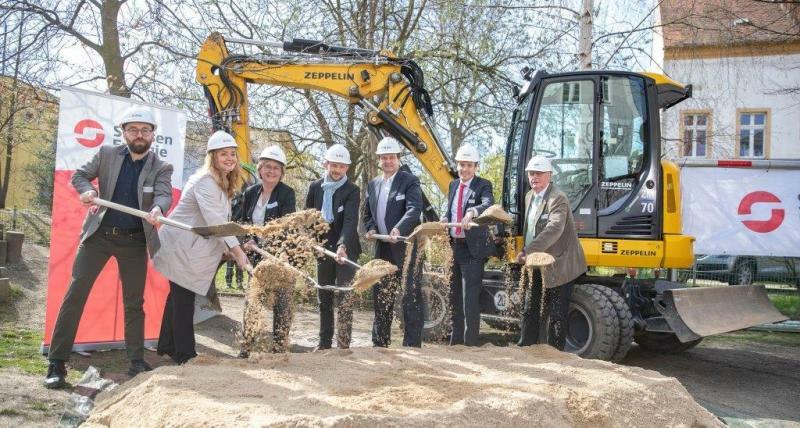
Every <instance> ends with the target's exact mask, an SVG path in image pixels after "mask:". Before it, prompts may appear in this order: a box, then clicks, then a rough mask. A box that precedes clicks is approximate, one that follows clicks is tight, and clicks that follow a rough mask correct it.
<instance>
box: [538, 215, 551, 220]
mask: <svg viewBox="0 0 800 428" xmlns="http://www.w3.org/2000/svg"><path fill="white" fill-rule="evenodd" d="M548 218H550V214H542V215H541V216H539V219H541V220H547V219H548Z"/></svg>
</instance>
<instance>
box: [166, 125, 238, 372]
mask: <svg viewBox="0 0 800 428" xmlns="http://www.w3.org/2000/svg"><path fill="white" fill-rule="evenodd" d="M236 146H237V145H236V140H235V139H234V138H233V136H232V135H230V134H228V133H226V132H224V131H217V132H215V133H214V134H213V135H212V136H211V138H209V139H208V144H207V146H206V159H205V163H204V164H203V166H202V167H200V169H198V170H197V171H196V172H195V173H194V174H193V175H192V176H191V177H189V180H188V181H187V182H186V185H184V187H183V193H182V194H181V199H180V201H179V202H178V205H177V206H176V207H175V209H174V210H173V211H172V213H170V215H169V218H171V219H173V220H177V221H179V222H181V223H185V224H188V225H190V226H209V225H213V224H221V223H225V222H227V221H228V220H229V219H230V214H231V197H232V196H233V193H234V191H235V190H236V186H237V184H238V178H239V174H240V173H241V169H240V166H239V158H238V156H237V155H236ZM158 236H159V238H160V239H161V243H162V245H161V250H159V252H158V253H156V257H155V258H154V259H153V264H154V265H155V268H156V269H157V270H158V271H159V272H161V274H162V275H164V276H165V277H166V278H167V279H168V280H169V288H170V291H169V296H167V301H166V304H165V307H164V316H163V318H162V321H161V334H160V335H159V338H158V354H159V355H169V356H170V358H172V360H173V361H175V362H176V363H178V364H183V363H186V362H187V361H189V360H190V359H192V358H194V357H196V356H197V352H196V351H195V340H194V325H193V318H194V296H195V294H199V295H201V296H205V295H206V294H207V293H208V290H209V288H210V287H211V283H212V281H213V280H214V276H215V275H216V272H217V268H218V266H219V264H220V261H221V260H222V256H223V254H224V253H226V252H228V253H229V254H230V255H231V256H232V257H233V259H234V260H235V261H236V263H237V264H238V265H239V266H240V267H242V268H243V269H250V265H249V263H248V261H247V256H246V255H245V253H244V251H243V250H242V248H241V246H240V245H239V240H238V239H237V238H236V237H235V236H226V237H208V238H206V237H201V236H199V235H197V234H195V233H193V232H190V231H187V230H183V229H178V228H176V227H161V228H160V229H159V231H158Z"/></svg>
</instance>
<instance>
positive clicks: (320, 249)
mask: <svg viewBox="0 0 800 428" xmlns="http://www.w3.org/2000/svg"><path fill="white" fill-rule="evenodd" d="M314 249H315V250H317V252H320V253H322V254H325V255H326V256H328V257H330V258H332V259H334V260H335V259H337V258H338V257H339V255H338V254H336V253H334V252H333V251H331V250H327V249H325V248H323V247H320V246H319V245H315V246H314ZM344 262H345V263H347V264H349V265H350V266H352V267H354V268H356V269H361V265H360V264H358V263H356V262H354V261H352V260H350V259H348V258H347V257H345V258H344Z"/></svg>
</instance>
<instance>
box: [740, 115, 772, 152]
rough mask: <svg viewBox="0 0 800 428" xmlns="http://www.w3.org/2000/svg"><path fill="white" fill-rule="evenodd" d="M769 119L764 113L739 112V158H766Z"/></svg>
mask: <svg viewBox="0 0 800 428" xmlns="http://www.w3.org/2000/svg"><path fill="white" fill-rule="evenodd" d="M767 119H768V118H767V112H764V111H742V112H739V150H738V152H739V157H742V158H764V157H766V147H767V142H766V140H767V138H766V135H767Z"/></svg>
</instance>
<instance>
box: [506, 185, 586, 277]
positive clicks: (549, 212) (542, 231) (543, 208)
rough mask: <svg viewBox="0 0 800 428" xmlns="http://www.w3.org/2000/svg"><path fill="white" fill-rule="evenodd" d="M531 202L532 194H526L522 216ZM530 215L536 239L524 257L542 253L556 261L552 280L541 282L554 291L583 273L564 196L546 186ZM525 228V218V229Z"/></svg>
mask: <svg viewBox="0 0 800 428" xmlns="http://www.w3.org/2000/svg"><path fill="white" fill-rule="evenodd" d="M532 199H533V190H530V191H528V193H527V194H526V195H525V212H526V213H527V212H528V209H529V208H530V205H531V200H532ZM526 215H527V214H526ZM533 215H535V216H536V219H537V220H536V236H534V238H533V241H531V243H530V244H528V245H527V246H525V249H524V251H525V254H530V253H534V252H545V253H547V254H550V255H551V256H553V258H555V259H556V261H555V264H554V265H553V268H552V272H551V275H552V277H551V278H549V280H547V281H545V284H546V285H547V286H548V287H557V286H559V285H563V284H566V283H568V282H570V281H572V280H574V279H575V278H577V277H579V276H581V275H583V274H584V273H586V258H585V257H584V255H583V247H581V243H580V241H579V240H578V234H577V232H576V231H575V222H574V221H573V219H572V209H571V208H570V205H569V199H568V198H567V195H565V194H564V192H562V191H561V190H559V189H558V188H557V187H556V186H555V185H554V184H553V183H550V187H549V188H548V189H547V192H545V195H544V200H543V201H542V204H541V205H539V209H538V212H536V213H534V214H533ZM527 224H528V222H527V218H526V221H525V225H526V226H525V228H526V229H527ZM526 233H527V230H526V231H524V232H523V234H522V236H525V234H526Z"/></svg>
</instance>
